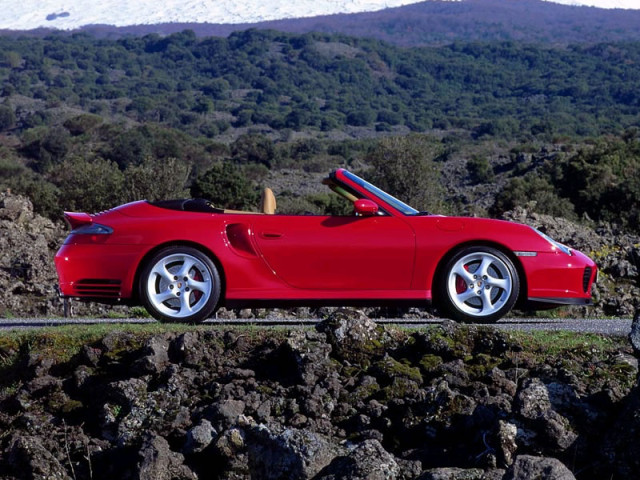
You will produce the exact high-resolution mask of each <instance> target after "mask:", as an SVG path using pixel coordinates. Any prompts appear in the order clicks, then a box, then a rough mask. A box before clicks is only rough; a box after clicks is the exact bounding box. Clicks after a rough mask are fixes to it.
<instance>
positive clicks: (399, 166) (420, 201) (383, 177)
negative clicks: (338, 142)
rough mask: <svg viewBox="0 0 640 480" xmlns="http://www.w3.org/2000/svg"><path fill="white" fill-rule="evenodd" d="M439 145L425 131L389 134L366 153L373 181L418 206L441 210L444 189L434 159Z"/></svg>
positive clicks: (439, 152) (421, 208)
mask: <svg viewBox="0 0 640 480" xmlns="http://www.w3.org/2000/svg"><path fill="white" fill-rule="evenodd" d="M441 152H442V146H441V145H440V143H439V142H438V141H436V140H434V139H433V138H431V137H428V136H426V135H418V134H413V135H408V136H403V137H388V138H385V139H383V140H381V141H380V142H379V143H378V144H377V145H376V147H375V148H374V149H373V150H372V151H371V152H370V153H369V154H368V155H367V158H366V159H367V161H368V162H369V163H370V165H371V167H372V172H371V175H370V178H371V181H372V183H374V184H375V185H377V186H379V187H380V188H382V189H383V190H385V191H387V192H389V193H390V194H392V195H394V196H396V197H398V198H399V199H400V200H402V201H404V202H407V203H408V204H410V205H412V206H413V207H414V208H417V209H418V210H428V211H434V212H443V211H444V210H445V204H444V198H443V197H444V193H445V192H444V189H443V187H442V181H441V178H440V166H439V165H438V163H437V162H436V161H435V159H436V158H437V157H438V156H439V155H440V154H441Z"/></svg>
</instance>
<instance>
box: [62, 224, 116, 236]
mask: <svg viewBox="0 0 640 480" xmlns="http://www.w3.org/2000/svg"><path fill="white" fill-rule="evenodd" d="M71 233H73V234H76V235H110V234H112V233H113V228H111V227H107V226H106V225H100V224H99V223H88V224H84V225H81V226H79V227H77V228H74V229H73V230H71Z"/></svg>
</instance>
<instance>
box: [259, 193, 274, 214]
mask: <svg viewBox="0 0 640 480" xmlns="http://www.w3.org/2000/svg"><path fill="white" fill-rule="evenodd" d="M260 211H261V212H262V213H266V214H267V215H273V214H274V213H276V197H275V195H274V194H273V191H272V190H271V189H270V188H265V189H264V190H263V191H262V196H261V197H260Z"/></svg>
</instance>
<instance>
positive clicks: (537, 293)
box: [55, 169, 597, 322]
mask: <svg viewBox="0 0 640 480" xmlns="http://www.w3.org/2000/svg"><path fill="white" fill-rule="evenodd" d="M323 183H324V184H325V185H327V186H328V187H329V188H330V189H331V190H333V191H334V192H335V193H337V194H338V195H340V196H342V197H344V199H345V200H346V201H348V202H351V203H352V204H353V214H352V215H348V216H327V215H280V214H277V213H275V204H276V202H275V198H274V196H273V193H272V192H271V190H269V189H265V193H264V194H263V197H262V201H261V206H260V212H259V213H255V212H245V211H230V210H223V209H218V208H215V207H214V206H212V205H211V204H210V203H209V202H207V201H205V200H200V199H189V200H171V201H161V202H154V203H152V202H147V201H138V202H133V203H129V204H126V205H122V206H120V207H117V208H114V209H112V210H109V211H106V212H103V213H98V214H95V215H89V214H87V213H70V212H66V213H65V218H66V220H67V222H68V223H69V224H70V225H71V228H72V230H71V234H70V235H69V236H68V237H67V239H66V241H65V242H64V245H63V246H62V247H61V248H60V250H59V251H58V253H57V255H56V258H55V262H56V268H57V271H58V276H59V282H60V291H61V294H62V295H63V296H65V297H73V298H81V299H82V298H84V299H90V300H97V301H103V302H114V301H120V302H125V303H128V304H139V303H142V304H143V305H144V306H145V307H146V308H147V310H148V311H149V312H150V313H151V314H152V315H153V316H154V317H155V318H157V319H159V320H163V321H183V322H199V321H202V320H204V319H206V318H207V317H209V316H210V315H211V314H212V313H213V312H214V311H215V310H216V308H217V307H219V306H226V307H230V308H236V307H245V306H258V305H263V306H294V305H310V304H316V305H317V304H322V305H345V304H354V303H355V304H366V305H381V304H389V303H391V304H394V305H395V304H400V303H402V304H405V305H406V304H412V305H418V306H425V305H427V304H428V303H430V302H433V303H434V304H436V305H437V306H438V307H439V308H440V310H441V311H442V312H443V313H444V314H445V315H447V316H450V317H452V318H454V319H457V320H461V321H479V322H493V321H496V320H497V319H499V318H501V317H503V316H504V315H506V314H507V313H508V312H509V311H510V310H511V309H512V308H513V307H514V305H516V304H519V305H523V304H525V303H526V304H527V305H528V307H529V308H530V307H531V306H533V307H535V306H536V305H538V306H540V307H543V308H548V307H549V306H551V305H557V304H574V305H588V304H590V303H591V285H592V283H593V282H594V280H595V278H596V273H597V267H596V265H595V263H594V262H593V261H591V260H590V259H589V258H588V257H587V256H585V255H584V254H582V253H580V252H578V251H576V250H573V249H571V248H568V247H566V246H564V245H562V244H559V243H558V242H555V241H554V240H552V239H551V238H549V237H547V236H546V235H544V234H543V233H541V232H539V231H537V230H535V229H533V228H531V227H529V226H526V225H521V224H517V223H511V222H506V221H500V220H490V219H481V218H466V217H446V216H440V215H430V214H426V213H424V212H419V211H417V210H415V209H413V208H412V207H410V206H408V205H406V204H404V203H403V202H401V201H399V200H398V199H396V198H394V197H392V196H391V195H389V194H387V193H385V192H383V191H382V190H380V189H378V188H377V187H375V186H373V185H371V184H370V183H368V182H367V181H365V180H363V179H362V178H360V177H358V176H356V175H354V174H353V173H351V172H349V171H347V170H344V169H338V170H335V171H333V172H332V173H331V174H330V175H329V177H328V178H326V179H325V180H324V182H323Z"/></svg>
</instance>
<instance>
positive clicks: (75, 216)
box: [64, 212, 93, 230]
mask: <svg viewBox="0 0 640 480" xmlns="http://www.w3.org/2000/svg"><path fill="white" fill-rule="evenodd" d="M64 219H65V220H66V221H67V223H68V224H69V226H70V227H71V230H74V229H76V228H78V227H81V226H83V225H91V224H92V223H93V218H92V217H91V215H89V214H88V213H81V212H64Z"/></svg>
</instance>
